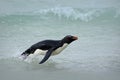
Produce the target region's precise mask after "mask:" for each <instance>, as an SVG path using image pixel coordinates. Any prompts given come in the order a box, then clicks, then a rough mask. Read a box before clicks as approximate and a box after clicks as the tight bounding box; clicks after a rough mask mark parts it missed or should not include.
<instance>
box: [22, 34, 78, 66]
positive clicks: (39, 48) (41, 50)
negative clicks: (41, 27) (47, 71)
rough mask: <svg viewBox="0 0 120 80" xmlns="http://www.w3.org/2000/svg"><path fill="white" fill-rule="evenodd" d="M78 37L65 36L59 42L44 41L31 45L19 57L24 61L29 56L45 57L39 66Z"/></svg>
mask: <svg viewBox="0 0 120 80" xmlns="http://www.w3.org/2000/svg"><path fill="white" fill-rule="evenodd" d="M77 39H78V37H76V36H71V35H67V36H65V37H64V38H63V39H61V40H44V41H40V42H38V43H36V44H33V45H32V46H31V47H30V48H28V49H27V50H26V51H24V52H23V53H22V54H21V55H22V56H24V59H26V58H27V57H28V56H29V55H30V54H41V55H45V56H44V58H43V59H42V60H41V61H40V63H39V64H42V63H44V62H45V61H46V60H47V59H48V58H49V57H50V56H51V55H57V54H59V53H60V52H61V51H62V50H63V49H65V48H66V47H67V46H68V45H69V44H70V43H71V42H73V41H75V40H77Z"/></svg>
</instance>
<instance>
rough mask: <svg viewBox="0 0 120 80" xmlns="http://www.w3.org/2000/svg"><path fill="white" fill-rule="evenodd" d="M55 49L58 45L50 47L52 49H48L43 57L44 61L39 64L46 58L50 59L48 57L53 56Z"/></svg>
mask: <svg viewBox="0 0 120 80" xmlns="http://www.w3.org/2000/svg"><path fill="white" fill-rule="evenodd" d="M55 49H56V47H52V48H50V49H49V50H48V51H47V53H46V55H45V56H44V58H43V59H42V61H41V62H40V63H39V64H42V63H44V62H45V61H46V60H48V58H49V57H50V56H51V54H52V52H53V51H54V50H55Z"/></svg>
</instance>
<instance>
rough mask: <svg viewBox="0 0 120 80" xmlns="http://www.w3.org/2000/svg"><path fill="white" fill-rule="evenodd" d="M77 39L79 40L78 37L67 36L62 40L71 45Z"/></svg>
mask: <svg viewBox="0 0 120 80" xmlns="http://www.w3.org/2000/svg"><path fill="white" fill-rule="evenodd" d="M77 39H78V37H76V36H71V35H67V36H65V37H64V38H63V39H62V42H63V43H68V44H70V43H71V42H73V41H75V40H77Z"/></svg>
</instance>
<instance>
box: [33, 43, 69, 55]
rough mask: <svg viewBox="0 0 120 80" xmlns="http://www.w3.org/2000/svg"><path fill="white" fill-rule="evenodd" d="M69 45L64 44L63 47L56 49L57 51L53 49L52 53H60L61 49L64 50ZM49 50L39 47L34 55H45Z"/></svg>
mask: <svg viewBox="0 0 120 80" xmlns="http://www.w3.org/2000/svg"><path fill="white" fill-rule="evenodd" d="M67 46H68V44H66V43H65V44H64V45H63V46H62V47H59V48H58V49H56V50H55V51H53V53H52V55H57V54H59V53H60V52H61V51H63V50H64V49H65V48H66V47H67ZM47 51H48V50H41V49H37V50H36V51H35V52H34V55H45V54H46V52H47Z"/></svg>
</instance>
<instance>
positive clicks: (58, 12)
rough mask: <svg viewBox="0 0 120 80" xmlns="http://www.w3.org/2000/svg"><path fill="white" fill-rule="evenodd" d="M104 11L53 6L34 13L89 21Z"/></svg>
mask: <svg viewBox="0 0 120 80" xmlns="http://www.w3.org/2000/svg"><path fill="white" fill-rule="evenodd" d="M103 12H104V11H102V10H98V9H93V10H89V9H87V10H82V9H74V8H71V7H55V8H50V9H41V10H40V11H36V12H35V13H39V14H42V15H48V14H53V15H55V16H58V17H59V18H61V17H66V18H69V19H73V20H78V19H79V20H82V21H90V20H92V19H93V18H94V17H98V16H100V14H102V13H103Z"/></svg>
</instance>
